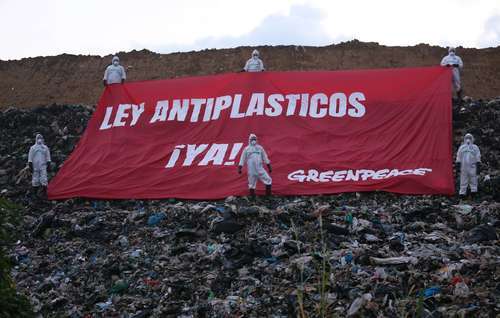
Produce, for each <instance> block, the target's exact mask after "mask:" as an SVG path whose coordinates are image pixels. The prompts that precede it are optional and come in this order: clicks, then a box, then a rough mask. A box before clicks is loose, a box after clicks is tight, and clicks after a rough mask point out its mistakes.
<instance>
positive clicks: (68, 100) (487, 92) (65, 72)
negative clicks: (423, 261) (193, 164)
mask: <svg viewBox="0 0 500 318" xmlns="http://www.w3.org/2000/svg"><path fill="white" fill-rule="evenodd" d="M258 49H259V50H260V51H261V55H262V57H263V59H264V62H265V64H266V67H267V69H268V70H280V71H282V70H340V69H344V70H346V69H361V68H387V67H408V66H430V65H436V64H438V63H439V62H440V60H441V58H442V56H444V55H445V54H446V49H445V48H442V47H438V46H429V45H424V44H421V45H417V46H412V47H388V46H383V45H379V44H377V43H363V42H359V41H350V42H345V43H341V44H338V45H330V46H324V47H309V46H273V47H271V46H264V47H259V48H258ZM252 50H253V48H251V47H238V48H234V49H224V50H203V51H199V52H186V53H172V54H157V53H154V52H150V51H147V50H142V51H132V52H128V53H120V54H119V55H120V58H121V60H122V64H123V65H124V66H125V67H126V68H127V75H128V80H129V81H137V80H151V79H162V78H174V77H182V76H196V75H207V74H217V73H227V72H235V71H238V70H240V69H241V68H242V67H243V64H244V61H245V60H246V59H247V58H248V56H249V55H250V53H251V51H252ZM458 54H459V55H460V56H461V57H462V59H463V60H464V63H465V68H464V72H463V83H464V88H465V94H466V95H470V96H473V97H481V98H489V97H495V96H498V95H500V76H498V74H500V47H497V48H489V49H461V48H459V49H458ZM110 61H111V56H105V57H102V58H101V57H99V56H88V55H87V56H85V55H68V54H63V55H58V56H51V57H36V58H26V59H22V60H15V61H0V108H5V107H9V106H15V107H32V106H37V105H47V104H52V103H57V104H85V105H94V104H96V103H97V100H98V98H99V96H100V94H101V92H102V84H101V79H102V75H103V72H104V69H105V67H106V66H107V65H108V64H109V63H110Z"/></svg>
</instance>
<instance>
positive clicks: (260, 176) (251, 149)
mask: <svg viewBox="0 0 500 318" xmlns="http://www.w3.org/2000/svg"><path fill="white" fill-rule="evenodd" d="M245 163H246V164H247V174H248V188H249V192H250V197H251V198H252V199H255V188H256V187H257V180H260V181H261V182H262V183H264V185H265V186H266V196H270V195H271V185H272V182H273V180H272V179H271V177H270V176H269V174H268V173H267V172H266V170H265V169H264V166H263V163H265V164H266V165H267V168H268V169H269V173H271V172H272V168H271V161H270V160H269V158H268V156H267V153H266V151H265V150H264V148H263V147H262V146H261V145H259V144H258V143H257V136H256V135H254V134H250V136H249V137H248V146H246V147H245V149H244V150H243V153H242V154H241V158H240V163H239V165H238V173H239V174H241V173H242V170H243V165H245Z"/></svg>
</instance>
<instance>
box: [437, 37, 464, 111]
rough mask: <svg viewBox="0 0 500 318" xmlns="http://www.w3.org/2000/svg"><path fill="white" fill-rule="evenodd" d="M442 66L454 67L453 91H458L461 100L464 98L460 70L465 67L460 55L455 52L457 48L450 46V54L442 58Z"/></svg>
mask: <svg viewBox="0 0 500 318" xmlns="http://www.w3.org/2000/svg"><path fill="white" fill-rule="evenodd" d="M441 66H446V67H453V70H452V72H453V73H452V78H451V83H452V85H453V91H454V92H456V93H457V98H458V100H459V101H461V100H462V85H461V82H460V70H461V69H462V68H463V67H464V63H463V62H462V59H461V58H460V56H458V55H456V54H455V48H454V47H450V48H449V49H448V55H446V56H445V57H443V59H442V60H441Z"/></svg>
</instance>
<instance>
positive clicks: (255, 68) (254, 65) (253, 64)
mask: <svg viewBox="0 0 500 318" xmlns="http://www.w3.org/2000/svg"><path fill="white" fill-rule="evenodd" d="M264 70H265V69H264V63H263V62H262V60H261V59H260V58H259V51H257V50H253V52H252V57H251V58H250V59H249V60H248V61H247V62H246V64H245V66H244V67H243V71H244V72H263V71H264Z"/></svg>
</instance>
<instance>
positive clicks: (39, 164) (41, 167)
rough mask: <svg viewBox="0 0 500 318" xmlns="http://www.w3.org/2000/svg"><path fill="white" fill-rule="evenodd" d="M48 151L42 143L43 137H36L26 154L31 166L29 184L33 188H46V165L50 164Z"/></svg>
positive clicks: (38, 135)
mask: <svg viewBox="0 0 500 318" xmlns="http://www.w3.org/2000/svg"><path fill="white" fill-rule="evenodd" d="M50 161H51V160H50V150H49V147H47V146H46V145H45V144H44V142H43V136H42V135H40V134H37V135H36V142H35V144H34V145H33V146H31V148H30V151H29V153H28V162H31V163H32V164H33V178H32V180H31V184H32V185H33V186H34V187H38V186H40V185H42V186H44V187H46V186H47V183H48V181H47V165H48V164H49V163H50Z"/></svg>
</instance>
